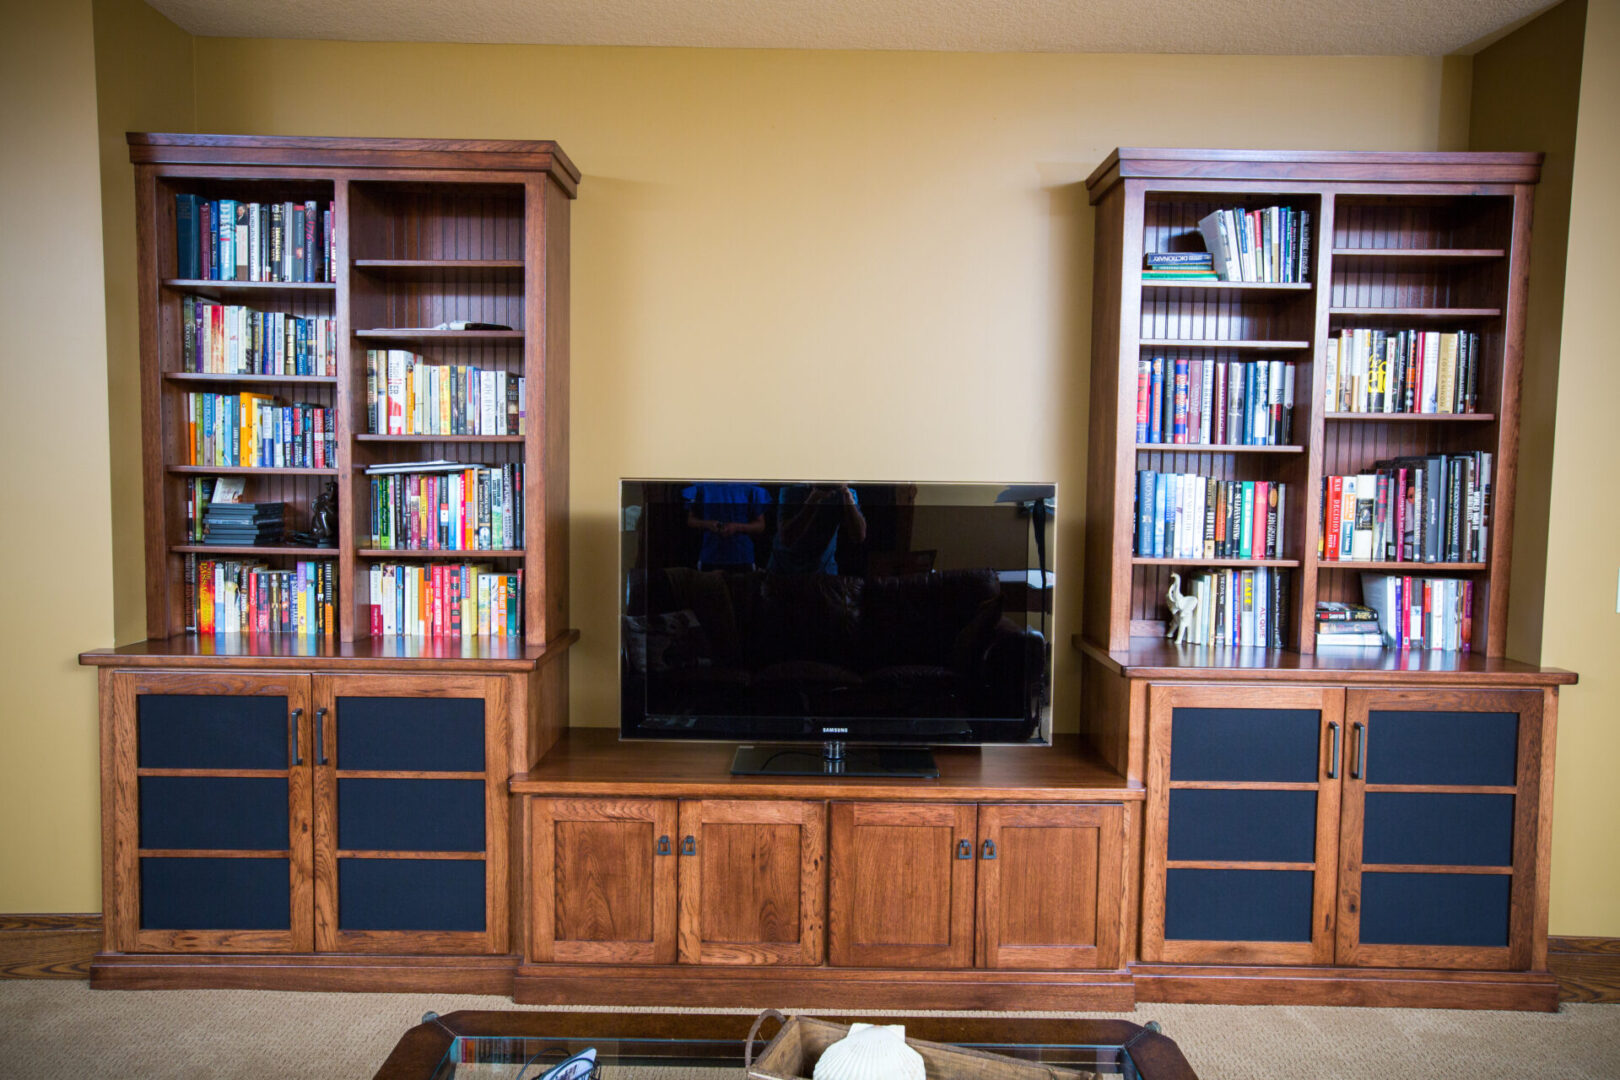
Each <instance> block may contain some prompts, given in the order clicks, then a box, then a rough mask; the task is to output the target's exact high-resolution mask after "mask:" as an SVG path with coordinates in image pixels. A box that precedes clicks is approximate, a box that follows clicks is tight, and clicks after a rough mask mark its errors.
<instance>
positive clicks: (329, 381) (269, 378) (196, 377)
mask: <svg viewBox="0 0 1620 1080" xmlns="http://www.w3.org/2000/svg"><path fill="white" fill-rule="evenodd" d="M163 378H164V380H165V381H167V382H172V383H242V384H244V385H252V384H258V385H264V386H276V385H283V386H336V385H337V376H336V375H216V374H214V373H213V372H208V371H166V372H164V373H163Z"/></svg>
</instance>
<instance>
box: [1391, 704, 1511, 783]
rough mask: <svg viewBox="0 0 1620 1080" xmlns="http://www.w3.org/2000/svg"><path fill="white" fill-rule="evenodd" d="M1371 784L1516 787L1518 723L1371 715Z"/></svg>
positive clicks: (1482, 715) (1484, 716)
mask: <svg viewBox="0 0 1620 1080" xmlns="http://www.w3.org/2000/svg"><path fill="white" fill-rule="evenodd" d="M1367 727H1368V731H1367V734H1368V742H1367V783H1369V784H1473V785H1480V786H1489V787H1512V786H1513V785H1514V784H1515V783H1516V782H1517V775H1518V774H1517V767H1518V760H1519V717H1518V714H1517V713H1510V712H1491V713H1487V712H1386V711H1382V710H1376V711H1372V712H1369V713H1368V714H1367Z"/></svg>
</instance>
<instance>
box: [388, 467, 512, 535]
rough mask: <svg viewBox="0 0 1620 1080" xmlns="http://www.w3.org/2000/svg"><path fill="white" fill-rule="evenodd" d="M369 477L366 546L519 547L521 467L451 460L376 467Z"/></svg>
mask: <svg viewBox="0 0 1620 1080" xmlns="http://www.w3.org/2000/svg"><path fill="white" fill-rule="evenodd" d="M366 473H367V475H368V476H369V477H370V478H371V535H372V545H371V546H372V547H376V548H383V549H386V550H390V551H406V550H410V551H491V550H495V551H499V550H507V549H512V548H521V547H522V546H523V521H524V519H523V466H522V465H521V464H517V465H466V464H463V463H460V462H453V461H437V462H407V463H403V464H399V465H378V466H372V467H371V468H368V469H367V470H366Z"/></svg>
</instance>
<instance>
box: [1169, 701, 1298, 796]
mask: <svg viewBox="0 0 1620 1080" xmlns="http://www.w3.org/2000/svg"><path fill="white" fill-rule="evenodd" d="M1321 724H1322V714H1321V713H1320V712H1318V711H1317V710H1315V709H1177V710H1175V713H1174V714H1173V716H1172V718H1171V732H1170V779H1172V780H1262V781H1272V782H1281V783H1307V784H1308V783H1310V782H1312V781H1313V780H1315V779H1316V769H1317V758H1318V754H1317V748H1318V747H1319V746H1320V745H1321V743H1320V740H1319V739H1318V734H1319V732H1320V731H1321Z"/></svg>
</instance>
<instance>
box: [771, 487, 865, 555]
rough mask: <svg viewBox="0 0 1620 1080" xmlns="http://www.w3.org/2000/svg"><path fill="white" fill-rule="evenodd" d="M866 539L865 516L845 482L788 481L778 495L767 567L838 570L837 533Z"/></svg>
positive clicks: (854, 539)
mask: <svg viewBox="0 0 1620 1080" xmlns="http://www.w3.org/2000/svg"><path fill="white" fill-rule="evenodd" d="M840 529H842V530H843V532H844V535H845V536H846V537H847V538H848V539H849V541H850V542H851V543H855V544H860V543H864V542H865V540H866V518H865V517H863V516H862V515H861V506H860V500H859V499H857V498H856V497H855V489H854V488H852V487H850V486H849V485H848V484H816V485H813V486H812V485H810V484H789V485H787V486H786V487H784V488H782V490H781V492H780V493H779V494H778V495H777V510H776V543H775V544H774V545H773V546H772V548H771V561H770V565H769V567H768V569H769V570H770V571H771V572H772V573H775V574H836V573H838V558H837V552H838V535H839V530H840Z"/></svg>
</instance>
